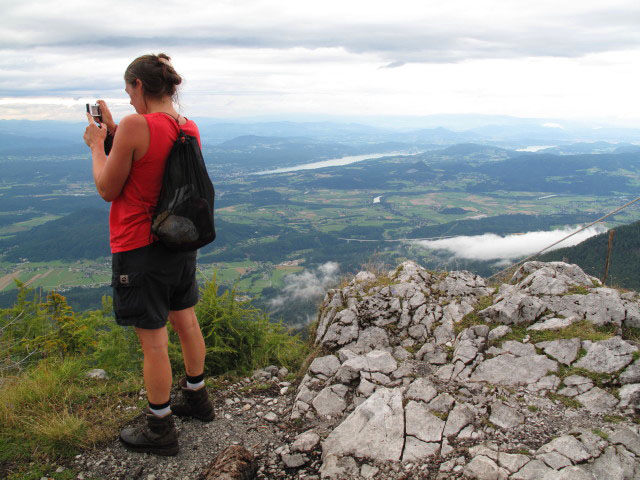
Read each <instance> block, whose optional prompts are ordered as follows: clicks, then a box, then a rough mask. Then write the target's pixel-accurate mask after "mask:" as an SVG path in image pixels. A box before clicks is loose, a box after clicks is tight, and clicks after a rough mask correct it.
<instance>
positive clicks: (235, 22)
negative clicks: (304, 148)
mask: <svg viewBox="0 0 640 480" xmlns="http://www.w3.org/2000/svg"><path fill="white" fill-rule="evenodd" d="M0 4H2V12H3V22H2V24H1V25H0V97H4V98H12V99H14V103H13V104H12V105H15V104H19V103H20V99H21V98H25V97H41V96H52V95H53V96H60V97H81V96H82V97H85V96H89V97H95V98H103V97H109V98H125V97H124V93H123V92H122V88H123V85H122V73H123V72H124V69H125V68H126V66H127V65H128V63H129V62H130V61H131V60H132V59H133V58H135V57H136V56H138V55H140V54H143V53H149V52H156V53H157V52H160V51H166V52H167V53H169V54H170V55H172V57H173V58H174V64H175V65H176V67H177V69H178V71H179V72H180V73H182V74H183V75H184V77H185V79H186V84H185V86H184V89H183V100H184V103H183V104H184V106H185V114H186V115H191V116H205V115H206V116H214V117H234V116H249V115H262V114H282V113H305V114H313V113H317V114H336V115H360V114H362V113H367V114H372V115H428V114H436V113H486V114H505V115H516V116H533V117H540V118H542V117H545V118H584V117H592V118H599V119H610V118H615V119H624V121H625V123H632V124H633V123H640V119H639V118H638V114H637V113H635V112H637V109H630V108H629V102H628V99H629V98H635V96H636V95H635V93H636V85H635V84H636V83H637V82H636V79H637V78H638V77H639V76H640V64H639V63H638V62H637V58H638V53H639V52H640V33H639V30H638V29H637V19H638V15H639V14H640V4H638V2H637V1H634V0H612V1H610V2H607V3H606V7H603V3H602V2H601V1H599V0H582V1H580V2H578V1H566V2H560V3H558V2H557V1H551V0H540V1H537V2H530V1H525V0H514V1H511V2H504V1H503V0H482V1H480V2H478V1H472V0H451V1H450V2H436V1H428V0H427V1H425V0H399V1H397V2H394V3H392V4H390V3H389V2H385V1H382V0H367V1H365V0H353V1H349V2H344V1H342V0H341V1H338V0H327V1H325V2H322V3H318V4H313V5H311V4H309V2H300V1H298V0H278V1H275V0H247V1H243V2H233V1H229V0H213V1H204V0H194V1H193V2H191V3H190V4H189V8H184V6H183V4H182V3H180V2H177V1H176V0H168V1H165V2H161V3H160V4H158V3H157V2H151V0H140V1H138V2H135V3H131V2H125V1H124V0H120V1H118V0H115V1H113V2H108V3H103V4H88V3H87V2H84V1H80V0H61V1H60V2H58V3H57V4H56V6H55V8H51V7H50V5H47V3H46V2H42V1H36V0H24V1H22V2H8V1H7V0H0ZM167 32H175V33H167ZM385 67H386V68H385ZM398 67H400V68H398ZM469 79H473V81H472V82H470V81H469ZM16 112H20V108H19V107H15V106H14V107H12V106H11V105H8V104H5V105H0V118H14V117H13V116H14V115H16ZM46 112H47V114H48V115H49V118H58V119H65V120H71V119H72V116H71V114H69V113H68V112H65V111H62V112H56V110H55V108H54V107H47V109H46ZM78 113H80V114H81V113H82V109H81V108H79V109H78ZM18 114H19V113H18ZM56 115H57V117H56ZM22 116H23V117H24V118H31V116H32V114H31V113H28V112H24V113H23V115H22ZM605 117H607V118H605Z"/></svg>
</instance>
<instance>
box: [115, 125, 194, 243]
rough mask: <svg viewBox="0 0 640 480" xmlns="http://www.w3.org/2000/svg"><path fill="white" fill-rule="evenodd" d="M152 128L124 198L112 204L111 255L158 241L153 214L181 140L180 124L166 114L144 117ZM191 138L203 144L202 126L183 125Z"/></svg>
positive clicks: (128, 179)
mask: <svg viewBox="0 0 640 480" xmlns="http://www.w3.org/2000/svg"><path fill="white" fill-rule="evenodd" d="M144 118H145V120H146V121H147V126H148V127H149V149H148V150H147V153H145V154H144V156H143V157H142V158H140V159H138V160H136V161H134V162H133V163H132V164H131V171H130V172H129V177H127V181H126V182H125V184H124V187H123V188H122V191H121V192H120V195H118V197H117V198H116V199H115V200H113V202H111V211H110V214H109V232H110V237H111V252H112V253H117V252H126V251H127V250H133V249H135V248H140V247H144V246H146V245H149V244H150V243H152V242H153V241H154V238H153V235H152V234H151V215H153V209H154V207H155V205H156V203H157V201H158V196H159V195H160V189H161V188H162V176H163V174H164V165H165V162H166V160H167V156H168V155H169V151H170V150H171V147H172V146H173V143H174V142H175V141H176V139H177V138H178V128H177V125H176V121H175V120H174V119H172V118H171V117H169V116H168V115H166V114H164V113H150V114H146V115H144ZM181 127H182V130H184V133H186V134H187V135H193V136H195V137H196V138H197V139H198V143H200V133H199V131H198V127H197V126H196V124H195V123H194V122H192V121H191V120H187V123H185V124H184V125H181Z"/></svg>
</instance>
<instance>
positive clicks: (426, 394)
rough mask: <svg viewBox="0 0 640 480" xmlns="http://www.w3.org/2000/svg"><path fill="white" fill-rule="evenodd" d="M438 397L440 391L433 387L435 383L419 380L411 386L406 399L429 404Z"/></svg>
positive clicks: (424, 379)
mask: <svg viewBox="0 0 640 480" xmlns="http://www.w3.org/2000/svg"><path fill="white" fill-rule="evenodd" d="M436 395H438V390H436V388H435V387H434V386H433V383H431V382H430V381H429V380H428V379H426V378H418V379H416V380H415V381H414V382H413V383H412V384H411V386H410V387H409V389H408V390H407V393H406V394H405V397H406V398H407V399H408V400H420V401H422V402H425V403H427V402H429V401H431V400H432V399H433V398H434V397H435V396H436Z"/></svg>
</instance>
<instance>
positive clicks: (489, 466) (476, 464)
mask: <svg viewBox="0 0 640 480" xmlns="http://www.w3.org/2000/svg"><path fill="white" fill-rule="evenodd" d="M501 470H502V469H501V468H500V467H499V466H498V465H497V464H496V462H494V461H493V460H491V459H490V458H488V457H485V456H484V455H478V456H477V457H474V458H473V460H471V461H470V462H469V463H468V464H467V466H466V467H465V469H464V472H463V473H464V475H465V477H467V478H475V479H476V480H501V479H506V478H507V477H508V472H501Z"/></svg>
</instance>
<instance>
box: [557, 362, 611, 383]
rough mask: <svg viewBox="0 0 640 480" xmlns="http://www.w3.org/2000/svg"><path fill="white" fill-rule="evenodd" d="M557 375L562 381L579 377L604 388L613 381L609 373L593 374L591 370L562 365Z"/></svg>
mask: <svg viewBox="0 0 640 480" xmlns="http://www.w3.org/2000/svg"><path fill="white" fill-rule="evenodd" d="M556 375H557V376H558V377H559V378H560V379H562V380H564V379H565V378H567V377H568V376H570V375H579V376H581V377H586V378H589V379H591V380H593V383H594V384H595V385H597V386H598V387H604V386H606V385H608V384H610V383H611V381H612V380H613V376H611V375H609V374H607V373H597V372H592V371H591V370H587V369H585V368H579V367H567V366H564V365H561V366H560V367H559V368H558V371H557V372H556Z"/></svg>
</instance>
